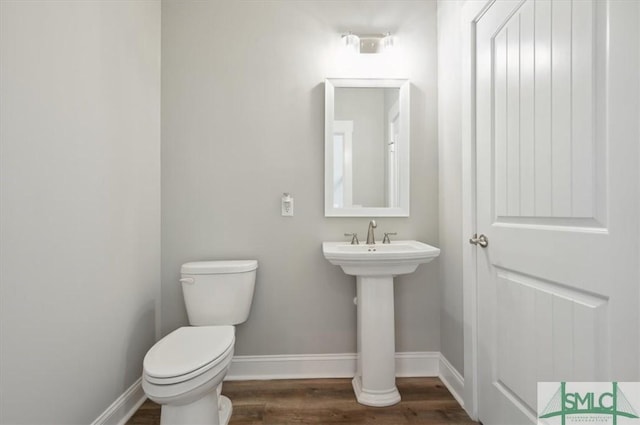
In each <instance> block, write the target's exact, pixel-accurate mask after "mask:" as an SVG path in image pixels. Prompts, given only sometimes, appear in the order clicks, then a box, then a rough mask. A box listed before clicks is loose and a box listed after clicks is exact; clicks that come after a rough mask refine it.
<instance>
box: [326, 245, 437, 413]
mask: <svg viewBox="0 0 640 425" xmlns="http://www.w3.org/2000/svg"><path fill="white" fill-rule="evenodd" d="M322 252H323V253H324V257H325V258H326V259H327V260H328V261H329V262H330V263H331V264H334V265H336V266H340V267H342V270H343V271H344V272H345V273H346V274H349V275H353V276H356V284H357V300H358V330H357V332H358V369H357V372H356V376H355V377H354V378H353V390H354V391H355V393H356V398H357V399H358V403H360V404H365V405H367V406H376V407H382V406H391V405H393V404H396V403H398V402H399V401H400V393H399V392H398V388H397V387H396V368H395V332H394V321H395V319H394V311H393V278H394V276H397V275H401V274H408V273H413V272H414V271H415V270H416V269H417V268H418V265H420V264H424V263H428V262H429V261H431V260H433V259H434V258H436V257H437V256H438V255H439V254H440V250H439V249H438V248H435V247H433V246H430V245H427V244H425V243H422V242H418V241H394V242H391V243H390V244H381V243H376V244H375V245H364V244H363V245H351V244H350V243H348V242H324V243H323V244H322Z"/></svg>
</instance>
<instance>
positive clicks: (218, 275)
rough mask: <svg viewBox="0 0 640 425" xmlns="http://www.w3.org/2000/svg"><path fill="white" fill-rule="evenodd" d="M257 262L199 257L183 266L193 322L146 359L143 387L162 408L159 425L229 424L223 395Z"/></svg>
mask: <svg viewBox="0 0 640 425" xmlns="http://www.w3.org/2000/svg"><path fill="white" fill-rule="evenodd" d="M257 268H258V262H257V261H256V260H236V261H200V262H193V263H186V264H184V265H183V266H182V268H181V275H182V276H181V279H180V283H181V285H182V293H183V295H184V302H185V306H186V308H187V315H188V316H189V324H190V325H191V326H185V327H181V328H178V329H176V330H175V331H173V332H171V333H170V334H169V335H167V336H165V337H164V338H162V339H161V340H160V341H158V342H157V343H156V344H155V345H154V346H153V347H151V349H150V350H149V352H148V353H147V355H146V356H145V358H144V362H143V373H142V388H143V389H144V392H145V393H146V395H147V397H149V398H150V399H151V400H153V401H154V402H156V403H158V404H160V405H161V406H162V410H161V417H160V424H161V425H187V424H189V425H196V424H198V425H199V424H203V425H204V424H207V425H227V424H228V423H229V418H230V417H231V411H232V406H231V400H229V399H228V398H227V397H225V396H223V395H222V394H221V392H222V381H223V379H224V377H225V375H226V374H227V371H228V370H229V365H230V364H231V359H232V358H233V348H234V344H235V327H234V325H237V324H239V323H243V322H245V321H246V320H247V318H248V317H249V310H250V308H251V301H252V299H253V290H254V287H255V278H256V269H257Z"/></svg>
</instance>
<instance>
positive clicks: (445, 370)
mask: <svg viewBox="0 0 640 425" xmlns="http://www.w3.org/2000/svg"><path fill="white" fill-rule="evenodd" d="M439 370H440V373H439V375H438V377H439V378H440V380H441V381H442V382H443V383H444V385H445V386H446V387H447V389H448V390H449V392H450V393H451V395H453V398H455V399H456V401H457V402H458V403H460V406H462V407H463V408H464V398H463V397H462V395H463V394H464V378H463V377H462V375H460V372H458V371H457V370H456V368H455V367H453V366H452V365H451V363H449V361H448V360H447V359H446V357H444V356H443V355H442V354H440V365H439Z"/></svg>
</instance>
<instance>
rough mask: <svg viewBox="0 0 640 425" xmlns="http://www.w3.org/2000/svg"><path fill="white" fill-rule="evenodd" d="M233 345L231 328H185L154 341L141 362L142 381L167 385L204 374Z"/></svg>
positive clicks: (233, 334)
mask: <svg viewBox="0 0 640 425" xmlns="http://www.w3.org/2000/svg"><path fill="white" fill-rule="evenodd" d="M234 343H235V328H234V327H233V326H185V327H182V328H179V329H176V330H175V331H173V332H171V333H170V334H169V335H167V336H165V337H164V338H162V339H161V340H160V341H158V342H157V343H156V344H155V345H154V346H153V347H152V348H151V349H150V350H149V352H148V353H147V355H146V356H145V358H144V362H143V369H144V376H145V379H146V380H147V381H148V382H150V383H153V384H158V385H170V384H177V383H180V382H184V381H188V380H190V379H193V378H194V377H197V376H199V375H202V374H204V373H206V372H207V371H208V370H210V369H211V368H213V367H215V366H216V365H217V364H218V363H220V362H221V361H223V360H224V359H225V358H226V357H227V354H228V352H229V350H230V349H233V345H234Z"/></svg>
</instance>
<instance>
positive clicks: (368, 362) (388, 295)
mask: <svg viewBox="0 0 640 425" xmlns="http://www.w3.org/2000/svg"><path fill="white" fill-rule="evenodd" d="M356 279H357V296H358V369H357V372H356V376H355V378H353V390H354V391H355V393H356V398H357V399H358V403H360V404H364V405H367V406H375V407H382V406H391V405H393V404H396V403H398V402H400V393H399V392H398V388H396V364H395V362H396V359H395V317H394V312H393V276H357V278H356Z"/></svg>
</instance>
